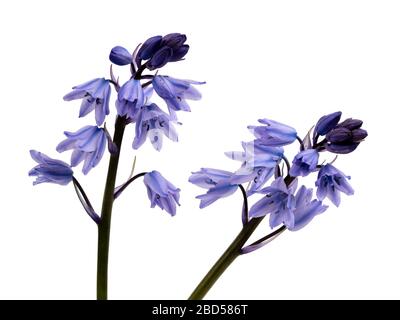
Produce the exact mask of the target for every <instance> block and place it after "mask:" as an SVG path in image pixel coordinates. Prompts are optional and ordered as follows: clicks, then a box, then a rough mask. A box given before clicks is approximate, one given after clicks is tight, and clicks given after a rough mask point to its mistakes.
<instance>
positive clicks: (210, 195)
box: [189, 168, 238, 209]
mask: <svg viewBox="0 0 400 320" xmlns="http://www.w3.org/2000/svg"><path fill="white" fill-rule="evenodd" d="M233 176H234V174H233V173H232V172H229V171H225V170H218V169H210V168H202V169H200V171H198V172H193V173H192V175H191V176H190V178H189V182H191V183H193V184H195V185H197V186H199V187H201V188H204V189H208V191H207V192H206V193H205V194H202V195H199V196H197V197H196V199H200V200H201V201H200V208H201V209H203V208H205V207H207V206H209V205H210V204H212V203H214V202H215V201H217V200H218V199H221V198H225V197H228V196H230V195H231V194H233V193H235V191H236V190H237V189H238V183H233V182H232V181H231V179H232V177H233Z"/></svg>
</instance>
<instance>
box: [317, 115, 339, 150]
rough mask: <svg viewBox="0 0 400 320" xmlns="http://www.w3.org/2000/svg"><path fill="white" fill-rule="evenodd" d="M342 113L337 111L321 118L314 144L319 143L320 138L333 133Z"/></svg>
mask: <svg viewBox="0 0 400 320" xmlns="http://www.w3.org/2000/svg"><path fill="white" fill-rule="evenodd" d="M341 116H342V112H340V111H337V112H334V113H331V114H328V115H325V116H323V117H321V118H320V119H319V120H318V122H317V124H316V125H315V129H314V144H316V143H317V139H318V136H324V135H326V134H327V133H328V132H329V131H331V130H332V129H333V128H334V127H336V125H337V124H338V123H339V121H340V117H341Z"/></svg>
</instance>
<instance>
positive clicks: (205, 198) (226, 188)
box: [196, 182, 238, 209]
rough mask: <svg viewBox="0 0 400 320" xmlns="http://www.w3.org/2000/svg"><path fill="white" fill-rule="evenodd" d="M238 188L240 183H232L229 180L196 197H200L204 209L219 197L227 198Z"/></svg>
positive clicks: (201, 207)
mask: <svg viewBox="0 0 400 320" xmlns="http://www.w3.org/2000/svg"><path fill="white" fill-rule="evenodd" d="M237 189H238V184H231V183H229V182H223V183H222V182H221V183H217V184H216V185H215V187H213V188H211V189H209V190H208V191H207V193H205V194H202V195H199V196H197V197H196V199H200V200H201V201H200V209H203V208H205V207H207V206H209V205H210V204H212V203H214V202H215V201H217V200H218V199H221V198H225V197H228V196H230V195H231V194H234V193H235V192H236V190H237Z"/></svg>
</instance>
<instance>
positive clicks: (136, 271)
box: [0, 0, 400, 299]
mask: <svg viewBox="0 0 400 320" xmlns="http://www.w3.org/2000/svg"><path fill="white" fill-rule="evenodd" d="M399 16H400V4H399V2H397V1H382V0H381V1H334V2H333V1H279V2H278V1H245V2H243V1H198V2H194V1H192V2H189V1H172V0H171V1H154V0H153V1H150V2H143V1H117V0H115V1H98V0H97V1H75V0H74V1H71V0H69V1H44V0H42V1H22V0H19V1H18V0H16V1H12V2H6V1H3V2H1V4H0V30H1V31H0V32H1V50H0V66H1V67H0V72H1V73H0V81H1V100H0V103H1V106H2V107H1V123H0V130H1V137H2V157H1V160H0V161H1V167H2V174H1V209H0V298H2V299H73V298H77V299H92V298H95V280H96V275H95V272H96V250H97V248H96V241H97V233H96V227H95V225H94V224H93V223H92V221H91V220H90V219H89V217H88V216H87V215H86V214H85V213H84V211H83V210H82V208H81V206H80V204H79V202H78V200H77V199H76V195H75V193H74V191H73V187H72V185H69V186H67V187H60V186H57V185H39V186H37V187H32V185H31V184H32V179H30V178H29V177H28V175H27V173H28V171H29V169H30V168H31V167H33V166H34V164H35V163H34V162H33V161H32V160H31V159H30V157H29V153H28V150H29V149H31V148H34V149H38V150H40V151H42V152H44V153H46V154H48V155H49V156H52V157H59V158H60V159H63V160H65V161H68V160H69V153H68V154H67V153H65V154H61V155H58V154H57V152H56V151H55V146H56V145H57V143H58V142H59V141H61V140H62V139H63V134H62V132H63V131H64V130H76V129H78V128H80V127H81V126H83V125H86V124H94V115H92V114H91V115H89V116H87V117H86V118H83V119H78V118H77V115H78V109H79V102H64V101H63V100H62V97H63V95H64V94H65V93H67V92H68V91H69V90H70V88H71V87H72V86H73V85H76V84H79V83H82V82H84V81H87V80H90V79H92V78H95V77H102V76H107V72H108V68H109V61H108V54H109V50H110V49H111V48H112V47H113V46H115V45H122V46H125V47H128V48H130V49H131V50H132V49H134V47H135V46H136V44H137V43H139V42H142V41H144V40H145V39H147V38H148V37H150V36H153V35H157V34H166V33H170V32H182V33H185V34H187V36H188V42H189V44H190V45H191V49H190V52H189V54H188V55H187V57H186V61H184V62H180V63H171V64H170V65H168V67H166V68H164V69H165V70H163V71H162V73H163V74H169V75H171V76H175V77H177V78H191V79H195V80H206V81H207V84H206V85H204V86H202V87H201V88H200V89H201V91H202V93H203V97H204V98H203V99H202V100H201V101H199V102H195V103H192V104H191V105H192V110H193V112H192V113H190V114H180V116H181V120H182V122H183V126H181V127H180V128H178V131H179V136H180V141H179V143H172V142H169V141H167V142H166V143H165V145H164V148H163V150H162V151H161V153H158V152H156V151H154V150H153V149H152V147H151V146H150V144H149V143H146V145H145V146H144V147H143V148H141V149H140V150H139V151H138V152H134V150H133V149H132V148H131V142H132V140H133V127H129V128H128V129H127V132H126V135H125V139H124V145H123V150H122V161H121V163H120V171H119V174H118V180H119V182H122V181H123V180H124V179H125V178H126V177H127V176H128V175H129V171H130V167H131V163H132V160H133V157H134V155H135V154H136V155H137V156H138V160H137V170H138V171H148V170H152V169H157V170H159V171H161V172H162V173H163V174H164V175H165V176H166V177H167V178H168V179H170V180H171V181H173V183H174V184H175V185H177V186H179V187H180V188H181V189H182V199H181V203H182V206H181V207H180V208H179V211H178V214H177V216H176V217H174V218H171V217H169V216H168V214H166V213H165V212H162V211H161V210H159V209H150V207H149V200H148V199H147V196H146V192H145V188H144V185H143V184H142V182H141V181H139V182H137V183H135V185H134V187H133V188H130V189H129V190H128V191H126V192H125V193H124V194H123V196H121V198H119V200H118V202H117V203H116V204H115V207H114V215H113V221H112V231H111V249H110V250H111V251H110V270H109V278H110V281H109V282H110V283H109V296H110V298H111V299H151V298H152V299H185V298H187V297H188V295H189V294H190V293H191V291H192V290H193V289H194V287H195V286H196V285H197V283H198V282H199V281H200V279H201V278H202V277H203V276H204V274H205V273H206V272H207V271H208V269H209V268H210V267H211V265H212V264H213V263H214V262H215V260H216V259H217V258H218V257H219V256H220V255H221V254H222V252H223V250H224V249H225V248H226V247H227V246H228V245H229V243H230V242H231V241H232V240H233V238H234V237H235V236H236V234H237V233H238V232H239V230H240V227H241V222H240V210H241V197H240V194H239V193H237V194H236V195H234V196H232V197H230V198H228V199H224V200H220V201H218V202H216V203H215V204H214V205H212V206H210V207H208V208H206V209H204V210H200V209H199V208H198V204H199V203H198V200H196V199H194V197H195V196H196V195H197V194H200V193H201V192H202V191H203V190H202V189H200V188H197V187H196V186H193V185H190V184H189V183H188V182H187V179H188V176H189V175H190V172H191V171H194V170H197V169H199V168H200V167H205V166H206V167H215V168H221V169H226V170H234V169H236V168H237V165H238V163H236V162H233V161H231V160H229V159H228V158H226V157H225V156H224V154H223V152H224V151H229V150H239V149H240V142H241V141H246V140H250V139H251V135H250V133H249V132H248V130H247V129H246V126H247V125H249V124H255V123H256V120H257V119H258V118H264V117H267V118H271V119H275V120H278V121H281V122H284V123H287V124H289V125H291V126H294V127H295V128H297V130H298V131H299V132H300V133H301V134H305V133H306V132H307V130H308V129H309V128H310V127H311V126H312V125H313V124H315V122H316V121H317V120H318V118H319V117H320V116H321V115H324V114H327V113H330V112H333V111H336V110H342V111H343V113H344V117H355V118H361V119H363V120H364V122H365V128H366V129H367V130H368V132H369V134H370V136H369V137H368V138H367V141H366V142H364V143H363V144H362V145H361V146H360V147H359V149H358V150H357V151H356V152H354V153H353V154H350V155H348V156H343V157H339V159H338V161H337V163H336V164H337V166H338V167H339V168H340V169H341V170H343V171H344V172H345V173H346V174H349V175H351V176H352V180H351V183H352V185H353V187H354V189H355V190H356V193H355V195H354V196H352V197H343V202H342V205H341V207H340V208H339V209H336V208H334V207H333V206H331V207H330V208H329V209H328V211H327V212H326V213H324V214H323V215H322V216H320V217H318V218H316V219H315V220H314V221H313V222H312V223H311V224H310V225H309V226H307V228H305V229H302V230H301V231H299V232H296V233H289V232H287V233H285V234H284V235H283V236H282V237H280V238H279V239H277V240H276V241H274V242H273V243H271V244H270V245H268V246H267V247H265V248H263V249H261V250H258V251H256V252H254V253H252V254H249V255H247V256H244V257H240V258H239V259H238V260H237V261H236V262H235V263H234V264H233V265H232V267H231V268H230V269H229V270H228V271H227V272H226V273H225V274H224V275H223V276H222V278H221V279H220V281H219V282H218V283H217V284H216V285H215V287H214V288H213V289H212V290H211V291H210V293H209V295H208V296H207V298H210V299H279V298H289V299H295V298H305V299H309V298H317V299H319V298H320V299H326V298H334V299H336V298H344V299H350V298H368V299H369V298H400V293H399V289H398V288H399V287H400V275H399V269H400V258H399V257H400V255H399V252H398V250H399V243H400V242H399V240H400V233H399V231H398V227H399V223H400V215H399V212H398V211H399V210H398V208H397V200H398V197H399V195H398V179H399V173H398V172H399V171H398V164H397V163H398V156H399V152H398V137H397V135H398V129H397V128H398V114H399V112H398V110H399V105H400V93H399V88H400V44H399V35H400V20H399ZM116 72H117V73H118V72H122V71H121V69H118V70H116ZM114 97H115V96H114ZM111 107H112V109H113V102H112V104H111ZM113 112H115V111H114V109H113ZM110 122H111V120H109V123H110ZM109 128H112V125H111V123H110V124H109ZM290 150H291V149H289V151H290ZM293 155H294V154H291V156H293ZM107 164H108V159H107V158H104V159H103V161H102V162H101V164H100V165H99V166H98V167H97V168H95V169H94V170H92V171H91V172H90V174H89V175H88V176H87V177H84V176H83V174H82V173H81V172H80V170H78V169H76V170H75V172H76V175H77V177H78V179H79V180H80V182H81V183H82V184H83V185H84V186H85V187H86V189H87V192H88V194H89V196H90V197H91V199H92V202H93V203H94V205H95V207H96V208H97V209H98V210H99V208H100V205H101V197H102V191H103V184H104V179H105V174H106V167H107ZM261 229H264V230H260V233H259V235H260V236H261V235H263V234H264V233H265V232H268V231H269V227H268V226H267V224H265V225H263V226H262V228H261Z"/></svg>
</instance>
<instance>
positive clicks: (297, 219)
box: [288, 186, 328, 231]
mask: <svg viewBox="0 0 400 320" xmlns="http://www.w3.org/2000/svg"><path fill="white" fill-rule="evenodd" d="M312 195H313V190H312V189H311V188H310V189H307V188H306V187H305V186H301V188H300V189H299V190H298V191H297V193H296V196H295V202H296V209H295V210H294V225H293V226H288V229H289V230H290V231H297V230H300V229H301V228H304V227H305V226H306V225H307V224H309V223H310V222H311V220H312V219H314V217H315V216H316V215H318V214H321V213H323V212H325V211H326V209H328V206H326V205H323V204H322V202H321V201H319V200H317V199H314V200H311V199H312Z"/></svg>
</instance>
